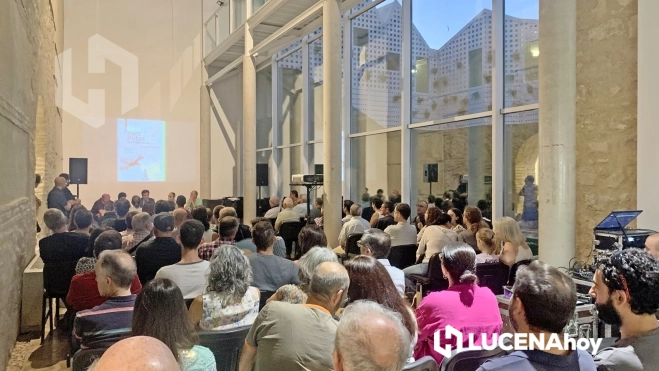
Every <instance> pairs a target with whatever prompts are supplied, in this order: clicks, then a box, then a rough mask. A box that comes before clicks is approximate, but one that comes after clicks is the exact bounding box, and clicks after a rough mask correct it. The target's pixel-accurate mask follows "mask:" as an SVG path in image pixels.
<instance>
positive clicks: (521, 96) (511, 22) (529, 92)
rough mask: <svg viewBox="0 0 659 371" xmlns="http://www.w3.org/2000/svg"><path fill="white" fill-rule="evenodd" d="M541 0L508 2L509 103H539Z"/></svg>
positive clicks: (516, 104)
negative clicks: (539, 22) (539, 23)
mask: <svg viewBox="0 0 659 371" xmlns="http://www.w3.org/2000/svg"><path fill="white" fill-rule="evenodd" d="M538 2H539V1H538V0H517V1H507V2H506V22H505V23H504V34H505V36H506V43H505V47H504V50H505V56H504V58H505V74H506V81H505V84H506V88H505V89H506V90H505V95H504V105H505V107H518V106H524V105H527V104H534V103H538V60H539V57H540V45H539V42H538V41H539V25H538V18H539V5H538Z"/></svg>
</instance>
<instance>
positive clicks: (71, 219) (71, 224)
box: [67, 205, 87, 232]
mask: <svg viewBox="0 0 659 371" xmlns="http://www.w3.org/2000/svg"><path fill="white" fill-rule="evenodd" d="M82 209H85V210H86V209H87V208H86V207H85V206H84V205H73V206H71V210H69V215H68V216H67V221H68V222H67V230H68V231H69V232H73V231H75V230H76V222H75V217H76V213H78V210H82Z"/></svg>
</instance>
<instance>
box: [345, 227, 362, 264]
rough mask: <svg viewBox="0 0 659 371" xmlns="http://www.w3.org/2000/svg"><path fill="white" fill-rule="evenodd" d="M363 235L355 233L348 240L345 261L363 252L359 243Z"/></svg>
mask: <svg viewBox="0 0 659 371" xmlns="http://www.w3.org/2000/svg"><path fill="white" fill-rule="evenodd" d="M363 235H364V234H363V233H353V234H351V235H350V236H348V238H347V239H346V254H345V256H344V257H343V258H344V259H349V258H350V255H353V256H354V255H359V254H361V250H360V249H359V245H357V242H359V240H361V239H362V236H363Z"/></svg>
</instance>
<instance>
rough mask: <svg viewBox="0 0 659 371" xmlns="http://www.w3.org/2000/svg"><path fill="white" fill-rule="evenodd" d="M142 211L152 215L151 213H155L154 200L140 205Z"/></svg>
mask: <svg viewBox="0 0 659 371" xmlns="http://www.w3.org/2000/svg"><path fill="white" fill-rule="evenodd" d="M142 211H143V212H145V213H147V214H149V216H152V215H153V214H155V213H156V203H155V202H147V203H145V204H144V205H142Z"/></svg>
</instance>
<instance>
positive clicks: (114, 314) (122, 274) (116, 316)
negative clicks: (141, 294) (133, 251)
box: [72, 237, 137, 349]
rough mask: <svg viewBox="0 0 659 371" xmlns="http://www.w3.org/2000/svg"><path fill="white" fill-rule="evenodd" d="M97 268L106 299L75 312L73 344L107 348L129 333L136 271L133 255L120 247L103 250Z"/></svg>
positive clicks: (98, 279)
mask: <svg viewBox="0 0 659 371" xmlns="http://www.w3.org/2000/svg"><path fill="white" fill-rule="evenodd" d="M99 238H100V237H99ZM94 271H95V272H96V283H97V287H98V292H99V294H100V295H101V296H104V297H107V300H106V301H105V303H103V304H101V305H98V306H95V307H93V308H92V309H90V310H83V311H81V312H78V313H77V314H76V317H75V321H74V322H73V339H72V340H73V346H74V348H77V347H78V346H79V347H80V348H82V349H86V348H107V347H109V346H111V345H112V344H114V343H115V342H117V341H119V340H121V339H123V338H125V337H128V336H129V334H130V328H131V320H132V317H133V307H134V304H135V295H134V294H132V293H131V291H130V287H131V283H132V282H133V280H134V278H135V275H136V274H137V268H136V267H135V262H134V261H133V258H131V257H130V255H128V254H126V253H125V252H123V251H121V250H110V251H103V252H102V253H101V254H100V255H99V257H98V261H97V262H96V267H95V268H94Z"/></svg>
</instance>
